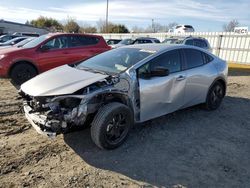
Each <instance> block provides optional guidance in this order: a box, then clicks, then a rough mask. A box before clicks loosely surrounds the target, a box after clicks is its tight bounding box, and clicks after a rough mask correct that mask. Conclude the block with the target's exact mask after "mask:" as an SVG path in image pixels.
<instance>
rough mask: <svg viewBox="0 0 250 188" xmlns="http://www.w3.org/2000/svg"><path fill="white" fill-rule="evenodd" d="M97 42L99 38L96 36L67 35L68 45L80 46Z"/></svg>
mask: <svg viewBox="0 0 250 188" xmlns="http://www.w3.org/2000/svg"><path fill="white" fill-rule="evenodd" d="M98 42H99V39H98V38H96V37H88V36H77V35H76V36H69V43H70V45H69V46H70V47H80V46H88V45H95V44H97V43H98Z"/></svg>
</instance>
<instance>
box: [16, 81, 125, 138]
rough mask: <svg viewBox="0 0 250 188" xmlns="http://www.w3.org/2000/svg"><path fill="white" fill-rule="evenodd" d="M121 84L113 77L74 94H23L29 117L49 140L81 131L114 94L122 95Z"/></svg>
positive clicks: (25, 110) (39, 131) (37, 129)
mask: <svg viewBox="0 0 250 188" xmlns="http://www.w3.org/2000/svg"><path fill="white" fill-rule="evenodd" d="M118 82H119V79H118V78H113V77H109V78H106V79H103V80H100V81H98V82H96V83H94V84H91V85H89V86H87V87H84V88H83V89H80V90H78V91H77V92H74V93H73V94H67V95H60V96H37V97H32V96H29V95H28V94H26V93H24V92H23V91H20V95H21V96H22V97H23V98H24V112H25V116H26V118H27V119H28V121H29V122H30V123H31V124H32V126H33V127H34V128H35V129H36V131H37V132H38V133H40V134H43V135H46V136H49V137H55V136H56V135H57V134H60V133H66V132H68V131H69V130H70V129H72V128H81V127H83V126H85V122H86V119H87V117H88V115H90V114H94V113H95V112H96V111H97V110H98V108H99V107H100V106H101V105H102V104H103V103H104V102H105V101H106V100H107V97H108V96H109V95H110V93H119V92H122V91H120V90H119V91H118V89H117V88H115V87H114V85H115V84H116V83H118Z"/></svg>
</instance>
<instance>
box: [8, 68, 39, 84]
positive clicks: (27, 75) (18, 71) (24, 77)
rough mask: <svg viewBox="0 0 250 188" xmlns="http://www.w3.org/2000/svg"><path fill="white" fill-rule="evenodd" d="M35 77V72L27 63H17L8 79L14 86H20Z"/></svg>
mask: <svg viewBox="0 0 250 188" xmlns="http://www.w3.org/2000/svg"><path fill="white" fill-rule="evenodd" d="M36 75H37V70H36V69H35V68H34V67H33V66H32V65H30V64H28V63H17V64H16V65H14V67H13V68H12V70H11V73H10V78H11V82H12V83H13V84H14V85H17V86H20V85H22V84H23V83H24V82H26V81H28V80H29V79H31V78H33V77H35V76H36Z"/></svg>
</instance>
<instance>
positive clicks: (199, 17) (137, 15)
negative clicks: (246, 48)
mask: <svg viewBox="0 0 250 188" xmlns="http://www.w3.org/2000/svg"><path fill="white" fill-rule="evenodd" d="M105 14H106V0H81V1H80V0H58V1H52V0H22V1H20V0H0V19H4V20H8V21H16V22H21V23H25V22H26V20H32V19H35V18H37V17H39V15H42V16H47V17H52V18H55V19H58V20H59V21H61V22H63V21H65V20H66V19H67V17H73V18H75V19H76V20H77V21H78V23H79V24H80V25H82V24H84V23H89V24H92V25H95V24H96V22H97V21H98V20H99V19H103V20H104V19H105ZM152 19H154V20H155V22H157V23H160V24H163V25H164V24H165V25H167V24H168V23H169V22H177V23H180V24H190V25H193V26H194V28H195V29H196V31H221V30H222V25H223V24H224V23H227V22H228V21H230V20H232V19H237V20H238V21H239V22H240V24H241V25H242V26H248V27H249V26H250V0H216V1H209V0H109V20H110V21H111V22H114V23H122V24H125V25H126V26H128V27H129V28H131V27H133V26H139V27H147V26H148V25H150V24H151V22H152V21H151V20H152Z"/></svg>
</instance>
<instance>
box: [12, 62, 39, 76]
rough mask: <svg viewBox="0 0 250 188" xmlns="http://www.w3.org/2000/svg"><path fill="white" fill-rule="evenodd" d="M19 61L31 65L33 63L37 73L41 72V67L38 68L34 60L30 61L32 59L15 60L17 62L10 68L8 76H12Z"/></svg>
mask: <svg viewBox="0 0 250 188" xmlns="http://www.w3.org/2000/svg"><path fill="white" fill-rule="evenodd" d="M18 63H26V64H29V65H31V66H32V67H34V68H35V70H36V73H37V74H38V73H39V69H38V67H37V66H36V65H35V63H34V62H32V61H30V60H18V61H15V62H14V63H13V64H12V65H11V67H10V69H9V71H8V76H9V77H10V75H11V72H12V70H13V68H14V67H15V66H17V65H18Z"/></svg>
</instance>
